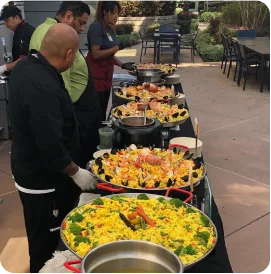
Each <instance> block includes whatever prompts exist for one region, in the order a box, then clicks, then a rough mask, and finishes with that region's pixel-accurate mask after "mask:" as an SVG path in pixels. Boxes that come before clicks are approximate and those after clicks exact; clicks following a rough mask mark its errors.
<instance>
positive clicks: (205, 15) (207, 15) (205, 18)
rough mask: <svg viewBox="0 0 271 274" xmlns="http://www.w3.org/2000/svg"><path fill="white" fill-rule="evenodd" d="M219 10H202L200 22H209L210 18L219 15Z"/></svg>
mask: <svg viewBox="0 0 271 274" xmlns="http://www.w3.org/2000/svg"><path fill="white" fill-rule="evenodd" d="M220 16H221V12H204V13H202V14H201V16H200V21H202V22H209V21H210V19H212V18H216V17H220Z"/></svg>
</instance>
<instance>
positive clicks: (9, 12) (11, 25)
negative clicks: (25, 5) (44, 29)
mask: <svg viewBox="0 0 271 274" xmlns="http://www.w3.org/2000/svg"><path fill="white" fill-rule="evenodd" d="M0 20H1V21H4V22H5V26H6V27H7V28H8V29H10V30H11V31H14V36H13V44H12V57H13V62H12V63H9V64H4V65H2V66H0V75H1V74H3V73H4V72H6V71H10V70H12V69H13V68H14V67H15V65H16V64H17V63H18V61H19V60H20V59H21V58H23V57H24V56H26V55H27V54H28V51H29V43H30V39H31V36H32V34H33V32H34V31H35V28H34V27H33V26H32V25H30V24H28V23H27V22H25V21H24V20H23V18H22V13H21V10H20V9H18V8H17V7H15V6H7V7H4V8H3V9H2V14H1V17H0Z"/></svg>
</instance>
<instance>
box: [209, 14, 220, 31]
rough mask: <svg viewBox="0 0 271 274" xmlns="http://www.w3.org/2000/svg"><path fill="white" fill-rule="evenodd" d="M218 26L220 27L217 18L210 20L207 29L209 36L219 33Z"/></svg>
mask: <svg viewBox="0 0 271 274" xmlns="http://www.w3.org/2000/svg"><path fill="white" fill-rule="evenodd" d="M219 25H220V19H219V18H218V17H217V18H211V19H210V24H209V27H208V29H209V32H210V34H211V35H214V34H216V33H218V32H219Z"/></svg>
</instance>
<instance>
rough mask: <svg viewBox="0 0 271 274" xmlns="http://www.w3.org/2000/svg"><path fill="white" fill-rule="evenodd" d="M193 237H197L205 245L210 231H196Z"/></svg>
mask: <svg viewBox="0 0 271 274" xmlns="http://www.w3.org/2000/svg"><path fill="white" fill-rule="evenodd" d="M195 238H196V239H199V241H200V243H201V244H203V245H205V246H206V245H207V244H208V241H209V238H210V233H209V232H208V231H202V232H199V231H197V234H196V236H195Z"/></svg>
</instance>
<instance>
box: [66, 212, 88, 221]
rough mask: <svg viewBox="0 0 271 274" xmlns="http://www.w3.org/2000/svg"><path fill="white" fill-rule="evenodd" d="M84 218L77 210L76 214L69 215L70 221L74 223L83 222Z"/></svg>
mask: <svg viewBox="0 0 271 274" xmlns="http://www.w3.org/2000/svg"><path fill="white" fill-rule="evenodd" d="M83 219H84V216H83V215H82V214H80V213H78V212H76V213H75V214H73V215H71V216H70V217H69V221H72V222H73V223H77V222H81V221H83Z"/></svg>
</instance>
